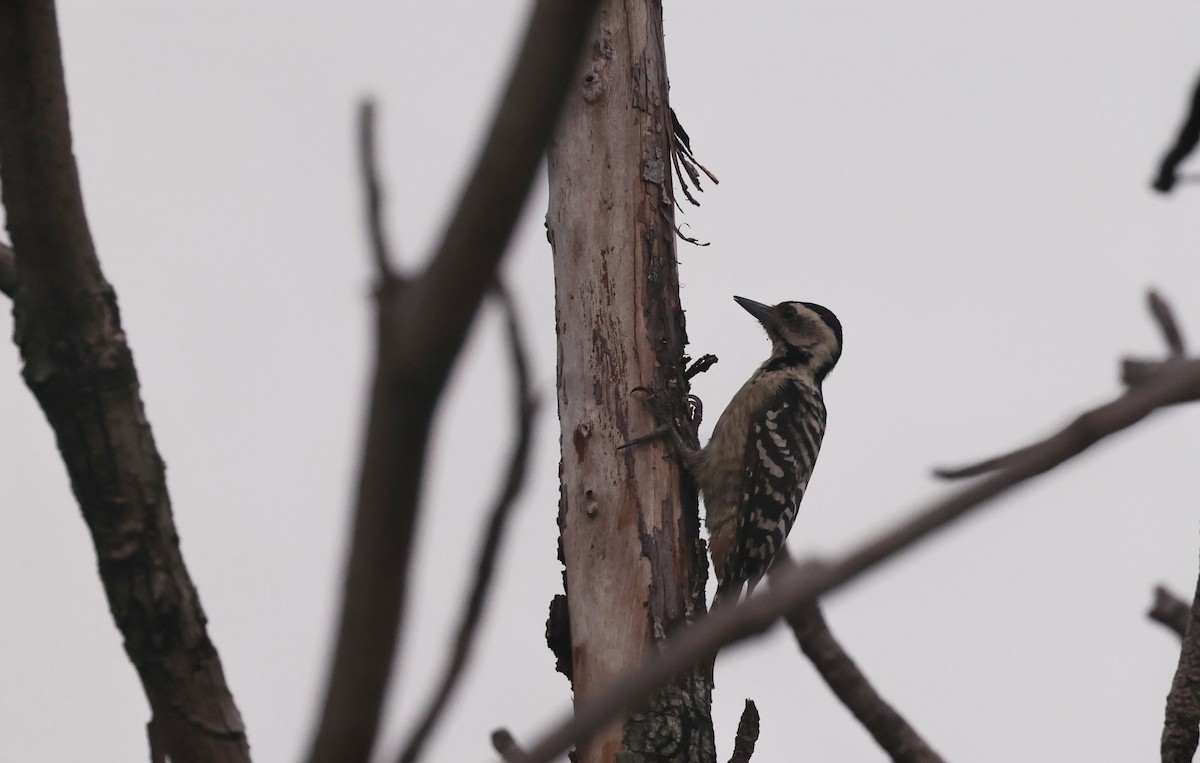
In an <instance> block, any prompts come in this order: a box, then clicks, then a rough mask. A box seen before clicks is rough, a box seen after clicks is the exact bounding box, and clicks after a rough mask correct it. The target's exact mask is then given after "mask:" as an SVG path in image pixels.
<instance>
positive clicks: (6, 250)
mask: <svg viewBox="0 0 1200 763" xmlns="http://www.w3.org/2000/svg"><path fill="white" fill-rule="evenodd" d="M16 290H17V255H16V253H14V252H13V250H12V247H11V246H9V245H8V244H6V243H4V242H3V241H0V294H4V295H6V296H8V297H12V295H13V292H15V291H16Z"/></svg>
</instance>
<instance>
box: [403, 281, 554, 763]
mask: <svg viewBox="0 0 1200 763" xmlns="http://www.w3.org/2000/svg"><path fill="white" fill-rule="evenodd" d="M496 294H497V296H498V297H499V299H500V302H501V304H502V305H503V306H504V314H505V319H506V320H505V322H506V325H507V334H508V347H509V355H510V357H511V359H512V365H513V387H514V396H515V398H516V399H515V400H514V402H513V410H514V411H515V412H516V421H515V429H516V442H515V443H514V445H513V450H512V455H511V456H510V457H509V463H508V471H507V474H506V476H505V479H504V485H503V487H502V488H501V490H500V495H499V496H498V497H497V498H496V503H495V505H494V506H493V507H492V511H491V515H490V518H489V519H488V527H487V532H486V533H485V534H484V537H483V541H482V543H481V544H480V545H481V548H480V550H479V553H478V554H476V558H477V559H478V562H477V565H476V569H475V580H474V582H473V584H472V586H471V595H470V598H469V599H468V600H467V606H466V607H465V608H464V609H463V614H462V620H461V621H460V623H459V626H458V634H457V635H456V637H455V640H454V647H453V650H452V652H451V655H450V662H449V664H448V665H447V666H446V672H445V673H444V674H443V676H442V681H441V683H440V684H439V686H438V688H437V690H436V691H435V692H434V694H433V697H432V699H431V700H429V701H427V702H426V703H425V711H424V713H423V714H422V716H421V720H420V722H419V723H418V724H417V728H416V730H415V731H414V732H413V735H412V738H411V739H410V740H409V741H408V744H407V745H405V747H404V750H403V751H402V752H401V753H400V758H399V760H400V762H401V763H413V762H414V761H416V760H418V759H419V758H420V756H421V751H422V750H423V749H424V747H425V743H426V741H428V739H429V736H430V734H432V733H433V730H434V728H435V727H436V726H437V723H438V722H439V721H440V720H441V718H442V713H443V711H444V710H445V708H446V703H447V702H449V700H450V696H451V694H452V693H453V692H454V689H455V688H456V687H457V686H458V682H459V680H460V679H461V678H462V672H463V669H464V668H465V667H466V665H467V660H468V659H469V658H470V656H471V651H472V647H473V646H474V643H475V636H476V633H477V632H478V629H479V621H480V619H481V618H482V617H483V610H484V607H485V606H486V605H487V599H488V593H489V592H490V590H491V585H492V575H493V572H494V570H495V567H496V558H497V557H498V555H499V552H500V544H501V542H502V541H503V540H504V531H505V528H506V527H507V525H508V518H509V516H510V515H511V514H512V508H513V504H514V503H515V501H516V498H517V495H518V493H520V491H521V486H522V484H523V483H524V481H525V474H526V472H527V471H528V464H529V450H530V446H531V445H532V438H533V422H534V417H535V415H536V413H537V403H536V400H535V399H534V396H533V392H532V390H531V387H530V380H529V360H528V353H527V352H526V350H525V345H524V341H523V340H522V339H521V326H520V322H519V319H518V316H517V308H516V305H515V304H513V301H512V295H511V294H509V293H508V291H507V290H505V289H504V287H503V286H497V287H496Z"/></svg>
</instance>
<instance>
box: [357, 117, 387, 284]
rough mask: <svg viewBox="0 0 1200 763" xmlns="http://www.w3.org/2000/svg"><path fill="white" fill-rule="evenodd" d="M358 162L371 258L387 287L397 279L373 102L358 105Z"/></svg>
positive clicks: (378, 274) (381, 280)
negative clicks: (377, 153) (385, 214)
mask: <svg viewBox="0 0 1200 763" xmlns="http://www.w3.org/2000/svg"><path fill="white" fill-rule="evenodd" d="M358 158H359V172H360V174H361V175H362V180H363V192H364V195H365V196H366V200H367V203H366V207H367V233H368V235H369V236H370V238H371V254H372V256H373V257H374V260H375V267H376V269H377V271H378V273H377V276H378V278H379V280H380V282H381V283H386V282H387V281H390V280H391V279H392V278H393V277H394V273H393V271H392V255H391V248H390V247H389V246H388V239H387V234H386V233H385V232H384V225H383V211H382V209H383V189H382V187H381V186H380V183H379V171H378V168H377V164H376V161H377V160H376V157H375V101H373V100H371V99H370V98H367V99H364V100H363V101H362V102H361V103H360V104H359V105H358Z"/></svg>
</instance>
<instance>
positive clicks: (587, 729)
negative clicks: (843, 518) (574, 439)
mask: <svg viewBox="0 0 1200 763" xmlns="http://www.w3.org/2000/svg"><path fill="white" fill-rule="evenodd" d="M1197 387H1200V360H1189V361H1187V362H1185V363H1182V364H1180V365H1179V366H1178V367H1176V368H1174V369H1172V370H1171V371H1170V372H1168V373H1164V374H1162V375H1161V376H1158V377H1156V378H1154V379H1152V380H1150V381H1148V382H1147V383H1146V384H1145V385H1143V386H1141V387H1137V388H1134V389H1131V390H1129V391H1127V392H1126V393H1125V394H1124V395H1122V396H1120V397H1118V398H1117V399H1116V400H1114V401H1112V402H1110V403H1108V404H1107V405H1103V406H1101V407H1099V408H1096V409H1094V410H1091V411H1088V412H1087V413H1085V414H1083V415H1082V416H1080V417H1079V418H1078V419H1076V420H1075V421H1074V422H1072V423H1071V424H1070V425H1068V426H1067V427H1066V428H1065V429H1063V430H1062V431H1061V432H1059V433H1058V434H1056V435H1054V436H1053V437H1050V438H1048V439H1046V440H1044V441H1043V442H1041V443H1039V444H1038V445H1037V446H1035V447H1033V448H1030V449H1028V450H1026V451H1025V452H1024V453H1023V454H1022V455H1021V456H1020V457H1018V458H1016V459H1014V460H1013V461H1012V462H1011V463H1010V464H1009V465H1008V468H1006V469H1003V470H1001V471H998V472H996V473H994V474H991V475H990V476H988V477H987V478H985V479H982V480H979V481H978V482H976V483H974V484H972V485H970V486H968V487H966V488H963V489H961V490H959V491H958V492H955V493H953V494H952V495H950V496H949V497H947V498H946V499H944V500H942V501H940V502H938V503H936V504H934V505H933V506H930V507H929V508H927V509H924V510H922V511H920V512H918V513H917V514H916V515H914V516H913V517H911V518H910V519H908V520H906V521H903V522H901V523H899V524H897V525H895V526H893V527H892V528H890V529H889V530H887V531H885V532H883V533H881V534H879V535H876V536H875V537H874V538H872V539H870V540H868V541H867V542H865V543H863V544H862V545H860V546H858V547H857V548H856V549H854V550H853V551H851V552H850V553H849V554H847V555H845V556H843V557H841V558H839V559H837V560H835V561H833V562H830V563H828V564H823V563H819V562H818V563H809V564H807V565H801V567H800V568H799V569H796V570H785V571H783V572H782V573H780V574H777V575H776V576H775V577H776V579H777V580H778V582H777V583H776V582H774V581H773V583H772V586H771V589H770V590H769V591H767V592H766V593H765V594H762V595H760V596H756V597H752V598H750V599H749V600H747V601H745V602H743V603H741V604H739V605H738V606H735V607H718V608H716V610H715V611H713V612H712V613H711V614H710V615H709V616H708V617H707V618H705V619H704V621H703V622H700V623H698V624H697V625H695V626H694V627H691V628H688V629H686V630H684V631H682V632H680V633H679V634H678V635H677V636H675V638H674V639H672V640H671V641H669V642H668V643H667V645H666V646H665V648H663V649H662V650H660V651H659V652H658V653H657V654H656V655H654V656H652V657H650V658H648V659H647V660H646V662H645V663H643V664H642V665H641V666H639V667H638V668H637V669H636V670H633V671H631V672H629V673H627V674H626V675H625V676H623V677H621V678H620V679H618V680H616V681H614V682H613V683H612V684H611V685H610V686H609V687H608V688H607V689H606V690H603V691H600V692H598V693H597V694H596V696H595V698H594V699H593V700H592V701H590V702H588V703H587V704H586V705H583V706H581V707H579V708H578V709H577V712H576V713H575V715H574V717H573V718H570V719H568V720H566V721H564V722H562V723H561V724H560V725H558V726H556V727H555V728H554V729H553V730H552V731H551V732H550V733H549V734H547V735H546V737H544V738H543V739H542V741H540V742H539V743H538V744H537V745H536V746H535V747H533V749H531V750H530V752H529V754H528V755H527V756H526V757H525V758H523V759H522V761H523V763H549V761H551V760H553V759H554V757H555V756H556V755H559V754H561V753H562V751H564V750H566V749H567V748H568V747H569V746H570V745H572V744H575V743H578V742H580V741H581V740H584V739H587V738H588V737H589V736H590V735H591V734H593V733H595V732H596V730H597V729H599V728H601V727H602V726H603V725H604V724H606V723H608V722H609V721H611V720H612V719H613V718H614V717H616V716H617V715H618V714H619V713H621V712H622V711H623V710H624V709H625V708H627V707H631V706H633V705H635V704H636V703H637V702H639V701H641V700H642V699H644V698H645V697H646V696H648V695H649V694H650V693H651V692H653V691H654V690H656V689H657V688H659V687H661V686H662V685H664V684H665V683H666V682H667V681H668V680H669V679H670V678H671V677H672V676H675V675H678V674H679V673H680V672H682V671H684V670H687V669H688V668H690V667H691V666H693V665H699V664H702V663H703V662H704V661H706V660H711V659H712V658H713V657H714V656H715V655H716V653H717V651H718V650H719V649H720V648H721V647H723V646H726V645H728V644H732V643H734V642H737V641H741V640H744V639H747V638H750V637H751V636H755V635H758V634H760V633H763V632H765V631H766V630H767V629H768V628H769V627H770V626H771V625H772V624H773V623H774V622H775V621H776V620H778V619H779V618H780V617H781V616H783V615H784V614H785V613H787V612H790V611H792V610H793V609H795V608H796V607H799V606H801V605H803V604H805V603H809V602H813V601H815V600H816V599H817V597H819V596H822V595H824V594H826V593H828V592H830V591H832V590H834V589H837V588H840V587H841V586H843V585H845V584H846V583H847V582H849V581H851V580H853V579H854V578H856V577H858V576H859V575H861V574H862V573H863V572H865V571H866V570H869V569H871V568H873V567H875V566H877V565H879V564H880V563H881V562H883V561H886V560H888V559H890V558H891V557H893V556H895V555H897V554H899V553H900V552H901V551H905V550H907V549H909V548H911V547H912V546H914V545H915V544H916V543H917V542H918V541H920V540H923V539H924V538H926V537H927V536H929V535H931V534H932V533H934V532H936V531H937V530H940V529H942V528H943V527H945V526H946V525H948V524H950V523H951V522H953V521H954V520H956V519H959V518H960V517H962V516H964V515H965V514H967V513H968V512H970V511H971V510H972V509H974V508H976V507H978V506H981V505H983V504H985V503H987V502H989V501H991V500H992V499H993V498H996V497H997V496H999V495H1001V494H1003V493H1005V492H1007V491H1008V490H1010V489H1011V488H1013V487H1015V486H1016V485H1019V484H1021V483H1022V482H1025V481H1026V480H1029V479H1031V478H1033V477H1035V476H1037V475H1039V474H1043V473H1045V472H1047V471H1049V470H1050V469H1053V468H1054V467H1056V466H1058V465H1059V464H1061V463H1063V462H1064V461H1067V460H1068V459H1070V458H1072V457H1074V456H1077V455H1079V454H1080V453H1083V452H1084V451H1086V450H1087V449H1088V448H1090V447H1091V446H1092V445H1094V444H1096V443H1097V442H1099V441H1100V440H1102V439H1104V438H1105V437H1107V436H1109V435H1111V434H1113V433H1115V432H1119V431H1121V430H1123V429H1126V428H1128V427H1130V426H1133V425H1134V424H1136V423H1137V422H1139V421H1141V420H1142V419H1144V418H1145V417H1146V416H1148V415H1149V414H1150V413H1152V412H1153V411H1155V410H1157V409H1158V408H1161V407H1163V406H1166V405H1170V404H1171V403H1173V402H1177V401H1178V400H1180V399H1183V398H1184V397H1186V396H1188V395H1191V394H1195V391H1196V389H1197Z"/></svg>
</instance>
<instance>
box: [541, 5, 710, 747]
mask: <svg viewBox="0 0 1200 763" xmlns="http://www.w3.org/2000/svg"><path fill="white" fill-rule="evenodd" d="M671 135H672V129H671V116H670V110H669V106H668V102H667V76H666V66H665V60H664V54H663V35H662V7H661V4H660V2H657V0H625V2H616V1H615V0H606V1H605V2H604V3H603V4H602V6H601V13H600V15H599V17H598V18H597V22H596V24H595V27H594V31H593V38H592V45H591V47H590V49H589V51H588V53H587V54H586V55H585V57H584V61H583V62H582V69H581V71H580V74H579V81H578V89H577V90H576V91H575V92H574V93H572V94H571V95H569V96H568V99H567V102H566V105H565V108H564V112H563V116H562V122H561V123H560V125H559V129H558V134H557V136H556V138H555V141H554V143H553V144H552V145H551V148H550V151H549V175H550V209H549V214H548V215H547V227H548V232H549V238H550V243H551V246H552V248H553V252H554V276H555V292H556V316H557V317H556V320H557V329H558V339H559V350H558V353H559V356H558V358H559V362H558V406H559V420H560V424H561V433H562V435H561V436H562V439H561V443H562V493H561V503H560V506H559V525H560V528H561V538H560V541H561V549H562V556H563V561H564V564H565V566H566V575H565V581H566V588H567V607H566V610H567V613H568V619H569V636H570V652H569V657H568V656H567V654H565V653H564V651H563V650H560V657H561V658H563V659H562V663H564V664H565V666H566V672H567V673H568V675H569V676H570V677H571V680H572V685H573V688H574V691H575V701H576V703H577V704H578V703H580V702H582V701H585V700H586V699H588V698H589V697H590V696H592V695H593V694H594V693H595V692H596V691H597V690H598V689H601V688H603V687H604V686H605V685H607V684H608V683H609V682H611V681H613V680H614V679H615V678H616V677H617V676H619V675H620V674H621V673H622V672H624V671H627V670H629V669H631V668H633V667H634V666H636V665H637V664H639V663H640V662H641V660H643V659H644V658H645V657H646V655H647V654H649V653H650V652H651V650H652V649H653V648H654V645H655V643H656V642H658V641H660V640H661V639H663V638H664V637H665V636H666V634H668V633H669V632H671V630H672V629H673V628H674V627H676V626H677V625H680V624H682V623H684V622H686V621H688V620H691V619H693V618H694V617H696V616H697V615H699V614H701V613H702V612H703V611H704V583H705V579H706V577H707V562H706V558H705V553H704V548H703V544H702V542H701V541H700V539H699V517H698V512H697V507H696V494H695V490H694V489H693V488H692V487H691V486H690V484H688V485H685V484H684V482H683V480H684V477H683V476H682V475H681V474H680V470H679V467H678V464H677V462H676V461H675V459H674V458H673V457H672V456H671V454H670V452H669V450H668V449H667V442H666V440H665V439H662V440H658V441H652V442H648V443H646V444H643V445H638V446H636V447H632V448H628V449H625V450H621V451H619V452H618V450H617V448H618V446H619V445H621V444H622V443H624V442H626V441H628V440H630V439H632V438H634V437H637V436H639V435H642V434H646V433H647V432H650V431H651V430H653V429H654V427H655V426H656V425H657V423H658V422H656V420H655V416H654V415H653V414H652V413H651V410H650V406H649V405H647V401H644V400H641V399H639V398H638V397H636V396H633V395H631V394H630V392H631V390H633V388H635V387H639V386H641V387H646V388H649V389H651V390H653V391H654V393H655V395H654V397H653V399H652V400H651V401H650V402H652V403H653V405H655V406H656V407H657V408H658V409H659V410H660V411H661V412H662V414H663V415H665V416H668V417H670V418H672V419H674V420H675V421H677V422H681V421H683V420H684V417H685V416H686V396H687V379H686V377H685V375H684V368H683V349H684V344H685V342H686V335H685V332H684V321H683V312H682V310H681V309H680V306H679V279H678V271H677V268H676V261H675V224H674V209H673V201H672V194H671V174H670V167H671V154H670V152H671ZM553 611H554V612H557V613H559V614H558V615H552V621H553V620H556V619H560V618H561V612H562V607H561V606H559V607H555V608H553ZM563 626H564V623H562V622H557V623H556V622H552V623H551V630H552V631H553V630H555V629H556V628H557V629H558V630H560V632H562V631H566V630H567V629H566V628H564V627H563ZM564 635H565V634H564ZM710 699H711V680H710V672H709V671H707V670H704V669H697V670H695V671H693V672H691V673H689V674H687V675H685V676H683V677H681V678H680V679H679V680H678V681H677V682H676V683H675V684H674V685H672V686H671V687H669V688H668V689H666V690H665V691H664V692H662V693H661V694H660V695H658V696H657V697H656V698H654V699H653V700H651V702H650V703H648V705H647V706H646V707H643V708H641V709H639V710H638V711H635V712H633V713H631V714H630V715H629V716H628V717H627V718H626V719H625V720H624V721H623V722H622V723H618V724H614V725H613V726H611V727H609V728H608V729H606V730H605V731H604V732H602V733H601V734H599V735H598V736H597V737H596V738H594V739H593V740H592V741H591V743H589V744H588V745H587V746H586V747H584V748H582V749H580V750H579V760H580V761H582V763H613V762H614V761H616V760H617V759H618V756H620V760H621V761H622V763H634V762H635V761H689V762H697V761H698V762H700V763H706V762H709V761H713V760H714V759H715V752H714V749H713V731H712V717H711V708H710Z"/></svg>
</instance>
